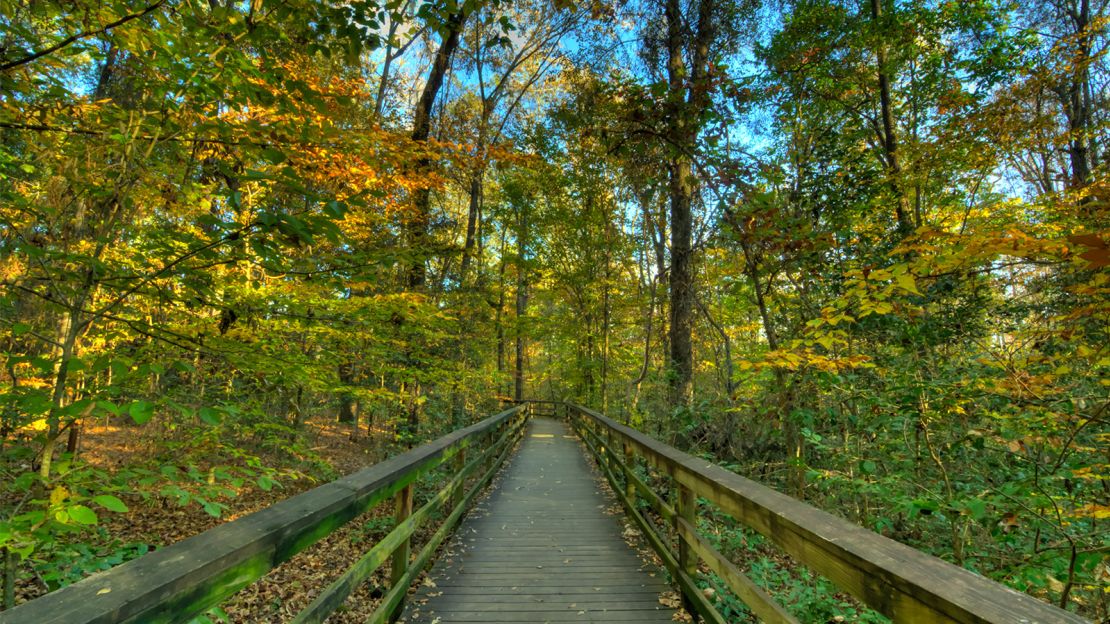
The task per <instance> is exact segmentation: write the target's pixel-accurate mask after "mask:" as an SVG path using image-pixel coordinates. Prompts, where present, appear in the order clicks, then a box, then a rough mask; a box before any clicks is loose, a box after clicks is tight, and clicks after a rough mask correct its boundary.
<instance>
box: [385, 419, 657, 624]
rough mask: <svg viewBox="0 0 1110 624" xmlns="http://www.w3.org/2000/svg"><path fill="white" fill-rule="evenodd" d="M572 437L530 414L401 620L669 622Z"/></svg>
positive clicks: (443, 623) (442, 623) (429, 623)
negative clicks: (495, 482)
mask: <svg viewBox="0 0 1110 624" xmlns="http://www.w3.org/2000/svg"><path fill="white" fill-rule="evenodd" d="M615 504H616V503H614V502H613V501H612V500H611V499H609V498H607V497H605V496H603V495H602V494H601V487H600V484H599V482H598V480H597V479H596V478H595V477H594V475H593V473H591V471H590V469H589V467H588V466H587V464H586V461H585V458H584V456H583V453H582V450H581V449H580V447H579V445H578V441H577V440H576V439H575V438H574V436H573V435H572V434H571V433H570V431H569V430H568V429H567V428H566V427H565V426H564V425H563V424H562V423H560V422H558V421H555V420H550V419H546V418H536V419H533V421H532V422H531V423H530V425H529V430H528V432H527V433H526V435H525V439H524V442H523V443H522V444H521V448H520V449H519V451H518V452H517V453H516V455H515V456H514V457H513V459H512V461H511V463H510V464H509V465H508V466H507V467H506V469H505V470H504V472H503V473H502V475H501V477H500V482H499V487H498V489H496V490H495V491H494V492H492V493H491V494H490V496H489V497H488V498H487V499H486V500H485V501H483V502H481V503H479V504H478V505H477V506H476V507H475V508H474V510H473V511H472V512H471V514H470V516H469V518H468V519H467V520H466V521H465V522H464V523H463V524H462V526H460V527H459V530H458V532H457V534H456V536H455V538H454V539H453V541H452V542H451V544H449V545H448V547H447V550H446V554H445V555H444V556H443V557H441V560H440V561H439V562H438V563H437V564H436V566H435V567H434V568H433V570H432V572H431V578H432V582H433V583H434V586H432V585H430V584H425V585H424V586H422V587H420V589H419V590H418V591H417V593H416V595H415V596H414V598H413V600H412V601H411V602H410V604H409V606H408V608H407V609H406V611H405V614H404V616H403V617H402V620H403V621H405V622H409V623H412V624H433V623H435V624H449V623H451V622H521V623H525V622H527V623H529V624H531V623H533V622H638V623H642V624H653V623H662V622H670V621H671V620H672V616H673V615H674V610H673V609H669V608H666V607H663V606H662V605H661V604H660V602H659V596H660V594H661V593H663V592H666V591H668V590H669V589H670V588H669V587H668V586H667V584H666V583H664V581H663V580H662V573H661V572H659V571H658V570H656V569H654V567H653V566H649V565H645V564H644V563H643V562H642V561H641V559H640V558H639V556H638V555H637V554H636V553H635V552H633V551H632V549H631V548H630V547H629V546H628V545H627V544H626V543H625V541H624V539H623V538H622V537H621V525H620V523H619V520H620V517H621V516H619V515H618V516H612V515H608V514H606V513H605V510H606V509H607V508H609V507H612V506H613V505H615Z"/></svg>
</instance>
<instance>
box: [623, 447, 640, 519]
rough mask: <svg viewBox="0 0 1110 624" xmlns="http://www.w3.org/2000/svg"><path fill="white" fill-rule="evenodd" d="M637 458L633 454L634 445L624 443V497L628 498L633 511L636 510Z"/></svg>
mask: <svg viewBox="0 0 1110 624" xmlns="http://www.w3.org/2000/svg"><path fill="white" fill-rule="evenodd" d="M635 460H636V456H635V455H633V454H632V444H631V443H630V442H629V441H628V440H625V441H624V495H625V496H626V497H627V498H628V502H629V504H631V505H632V508H633V509H636V496H637V493H636V483H635V482H634V481H633V480H632V471H633V470H634V469H635V467H636V465H635V463H634V462H635Z"/></svg>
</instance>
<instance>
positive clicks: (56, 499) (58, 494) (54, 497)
mask: <svg viewBox="0 0 1110 624" xmlns="http://www.w3.org/2000/svg"><path fill="white" fill-rule="evenodd" d="M67 496H69V491H68V490H66V489H65V487H63V486H61V485H59V486H58V487H56V488H54V491H52V492H50V504H51V505H59V504H61V502H62V501H64V500H65V499H66V497H67Z"/></svg>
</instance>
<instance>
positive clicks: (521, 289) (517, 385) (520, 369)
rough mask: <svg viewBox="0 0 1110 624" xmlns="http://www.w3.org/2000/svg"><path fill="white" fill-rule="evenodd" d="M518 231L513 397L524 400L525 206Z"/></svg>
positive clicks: (526, 271) (526, 236) (526, 233)
mask: <svg viewBox="0 0 1110 624" xmlns="http://www.w3.org/2000/svg"><path fill="white" fill-rule="evenodd" d="M519 225H520V229H519V231H518V232H517V238H516V240H517V278H516V370H515V371H514V372H513V398H514V399H516V400H517V401H522V400H524V339H525V336H524V319H525V318H526V317H527V314H528V268H527V266H525V261H526V254H527V253H528V245H527V239H528V213H527V211H526V210H524V209H523V208H522V209H521V211H520V218H519Z"/></svg>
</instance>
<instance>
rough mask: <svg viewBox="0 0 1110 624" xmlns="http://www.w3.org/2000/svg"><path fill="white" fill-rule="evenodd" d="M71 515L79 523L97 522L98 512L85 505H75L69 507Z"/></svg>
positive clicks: (90, 523)
mask: <svg viewBox="0 0 1110 624" xmlns="http://www.w3.org/2000/svg"><path fill="white" fill-rule="evenodd" d="M68 511H69V517H70V519H71V520H73V521H74V522H76V523H77V524H85V525H92V524H96V520H97V518H96V512H95V511H93V510H91V509H89V508H88V507H86V506H84V505H74V506H72V507H70V508H69V509H68Z"/></svg>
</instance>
